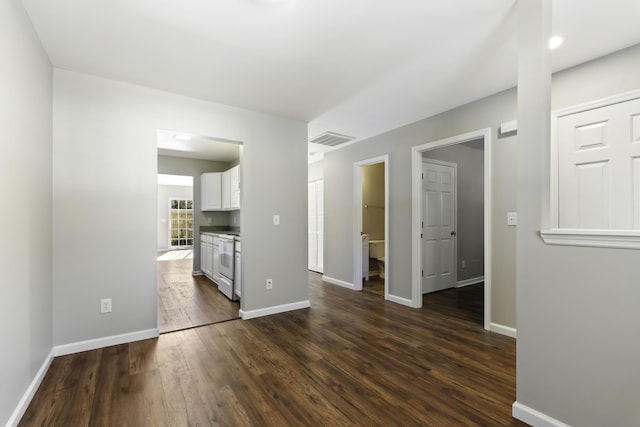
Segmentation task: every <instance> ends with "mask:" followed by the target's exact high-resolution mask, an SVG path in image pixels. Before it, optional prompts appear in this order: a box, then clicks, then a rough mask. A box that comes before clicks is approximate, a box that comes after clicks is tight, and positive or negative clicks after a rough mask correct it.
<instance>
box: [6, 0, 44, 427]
mask: <svg viewBox="0 0 640 427" xmlns="http://www.w3.org/2000/svg"><path fill="white" fill-rule="evenodd" d="M0 64H1V65H0V123H2V140H1V142H0V198H1V199H2V203H1V206H2V208H1V209H0V224H2V237H1V238H0V239H1V241H0V337H2V350H1V351H0V425H5V423H7V421H8V420H9V418H10V417H11V414H12V412H13V411H14V409H15V408H16V407H17V405H18V401H19V400H20V398H21V397H22V395H23V394H24V393H25V391H26V390H27V387H28V386H29V384H30V383H31V381H32V380H33V379H34V377H35V375H36V372H37V371H38V369H39V368H40V367H41V366H42V364H43V362H45V361H46V360H48V356H49V354H50V352H51V348H52V327H51V321H52V313H51V304H52V303H51V298H52V296H51V295H52V291H51V114H52V113H51V108H52V98H51V96H52V95H51V90H52V83H51V80H52V70H51V64H50V63H49V60H48V58H47V56H46V55H45V53H44V51H43V50H42V47H41V45H40V42H39V40H38V39H37V37H36V34H35V32H34V30H33V28H32V26H31V22H30V21H29V18H28V17H27V15H26V13H25V11H24V9H23V7H22V4H21V2H20V1H18V0H8V1H3V2H0Z"/></svg>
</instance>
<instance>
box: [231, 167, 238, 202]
mask: <svg viewBox="0 0 640 427" xmlns="http://www.w3.org/2000/svg"><path fill="white" fill-rule="evenodd" d="M229 193H230V198H231V201H230V208H231V209H240V165H237V166H234V167H232V168H231V169H229Z"/></svg>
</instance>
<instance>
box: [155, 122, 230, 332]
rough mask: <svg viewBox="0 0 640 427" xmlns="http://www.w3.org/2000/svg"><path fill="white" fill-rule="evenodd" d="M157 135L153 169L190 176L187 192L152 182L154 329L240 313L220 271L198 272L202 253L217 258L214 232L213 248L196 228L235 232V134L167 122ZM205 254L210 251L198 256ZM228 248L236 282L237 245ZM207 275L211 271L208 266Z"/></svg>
mask: <svg viewBox="0 0 640 427" xmlns="http://www.w3.org/2000/svg"><path fill="white" fill-rule="evenodd" d="M157 143H158V157H157V161H158V164H157V170H158V172H159V173H160V174H167V175H168V174H172V176H173V177H174V178H175V177H176V175H180V176H179V177H178V178H182V179H183V180H185V181H186V180H188V181H189V182H188V187H189V188H188V192H186V191H185V192H179V191H178V187H176V186H173V187H170V191H168V192H167V191H163V190H162V187H161V186H159V187H158V193H157V194H158V250H159V253H158V255H159V256H158V276H157V279H158V280H157V282H158V283H157V285H158V328H159V330H160V333H167V332H173V331H177V330H182V329H187V328H192V327H198V326H203V325H208V324H211V323H217V322H222V321H227V320H232V319H238V318H239V308H240V306H239V303H238V302H237V301H232V300H230V299H229V298H228V296H227V295H225V294H224V293H223V292H221V290H220V289H219V282H221V281H222V280H221V279H220V277H219V275H218V274H216V276H217V280H214V279H212V278H211V277H205V276H204V275H203V274H202V271H203V266H202V265H201V264H203V263H202V260H203V259H204V260H205V261H207V262H209V261H210V262H209V265H214V258H215V259H217V260H219V261H220V260H221V257H219V256H218V257H216V256H215V255H214V254H215V253H216V252H217V251H216V250H215V249H217V248H218V245H217V244H216V240H219V239H216V240H214V239H213V238H211V241H210V246H211V247H212V250H211V251H209V252H205V251H204V250H203V246H206V245H204V244H203V239H202V234H201V233H210V234H207V236H211V233H213V234H215V235H220V234H232V233H233V234H239V233H240V223H241V213H240V208H241V200H240V196H241V193H240V183H241V181H240V174H241V171H240V167H241V165H240V163H241V156H242V146H241V144H239V143H237V142H234V141H222V140H217V139H214V138H211V137H208V136H203V135H194V134H185V133H178V132H173V131H167V130H159V131H158V141H157ZM210 177H213V178H216V180H211V181H215V182H216V183H217V187H216V186H215V185H211V186H207V184H208V183H209V182H210V181H209V180H208V179H209V178H210ZM185 185H186V184H185ZM207 190H209V191H207ZM207 238H208V237H207ZM167 250H168V251H169V252H166V253H165V252H164V251H167ZM218 253H219V252H218ZM203 254H205V255H206V254H209V257H206V256H205V257H204V258H203ZM231 255H232V257H233V263H234V266H233V276H234V277H232V278H230V280H234V282H233V283H234V284H239V285H240V286H241V283H240V282H241V278H242V275H241V271H240V270H241V268H240V267H241V262H240V253H239V252H237V253H235V252H234V251H233V250H232V251H231ZM225 260H227V261H228V258H225ZM218 265H219V264H218ZM236 265H237V267H238V268H237V269H236V268H235V267H236ZM205 273H206V272H205ZM209 275H210V276H212V275H213V274H212V271H209ZM236 277H237V278H238V279H237V280H236ZM225 283H226V282H225Z"/></svg>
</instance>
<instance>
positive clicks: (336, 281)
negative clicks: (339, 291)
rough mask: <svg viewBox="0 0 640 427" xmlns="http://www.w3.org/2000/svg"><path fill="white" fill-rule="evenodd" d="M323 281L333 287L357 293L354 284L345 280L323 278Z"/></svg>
mask: <svg viewBox="0 0 640 427" xmlns="http://www.w3.org/2000/svg"><path fill="white" fill-rule="evenodd" d="M322 281H323V282H327V283H331V284H332V285H338V286H342V287H343V288H347V289H351V290H352V291H355V289H356V287H355V286H354V285H353V283H349V282H345V281H344V280H339V279H334V278H333V277H329V276H322Z"/></svg>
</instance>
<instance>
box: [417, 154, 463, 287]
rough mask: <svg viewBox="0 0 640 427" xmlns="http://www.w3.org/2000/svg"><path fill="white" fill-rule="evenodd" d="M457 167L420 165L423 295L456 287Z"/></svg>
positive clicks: (444, 164)
mask: <svg viewBox="0 0 640 427" xmlns="http://www.w3.org/2000/svg"><path fill="white" fill-rule="evenodd" d="M456 178H457V177H456V165H455V164H453V163H445V162H440V161H434V160H426V159H425V161H424V163H423V165H422V293H423V294H425V293H429V292H436V291H440V290H442V289H447V288H451V287H453V286H454V285H455V284H456V281H457V271H456Z"/></svg>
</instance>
